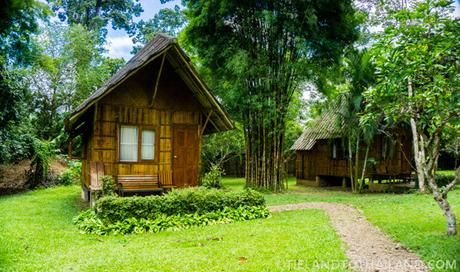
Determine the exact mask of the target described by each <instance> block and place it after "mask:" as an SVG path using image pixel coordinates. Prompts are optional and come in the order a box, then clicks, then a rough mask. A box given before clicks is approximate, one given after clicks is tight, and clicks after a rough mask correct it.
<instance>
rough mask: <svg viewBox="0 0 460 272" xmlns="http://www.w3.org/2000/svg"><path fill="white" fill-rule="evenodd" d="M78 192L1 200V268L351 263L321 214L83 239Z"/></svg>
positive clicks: (252, 267) (268, 267) (58, 190)
mask: <svg viewBox="0 0 460 272" xmlns="http://www.w3.org/2000/svg"><path fill="white" fill-rule="evenodd" d="M237 183H238V184H239V186H240V187H241V182H237ZM79 190H80V188H79V187H77V186H70V187H55V188H50V189H42V190H37V191H33V192H28V193H24V194H20V195H14V196H6V197H5V196H4V197H0V215H1V217H0V271H115V270H120V271H286V270H289V269H291V268H295V267H293V264H296V263H299V262H298V261H300V262H301V263H302V268H305V267H314V266H315V264H317V263H318V264H319V263H324V262H328V261H334V262H345V263H346V262H347V261H346V257H345V254H344V246H343V244H342V242H341V241H340V239H339V238H338V236H337V234H336V233H335V231H334V229H333V228H332V226H331V225H330V222H329V219H328V217H327V216H326V215H325V214H324V212H323V211H321V210H302V211H290V212H283V213H275V214H273V215H272V217H270V218H268V219H260V220H252V221H246V222H238V223H232V224H227V225H214V226H206V227H194V228H190V229H187V230H182V231H177V232H163V233H157V234H141V235H126V236H95V235H86V234H80V233H79V232H78V230H77V229H76V228H75V226H74V225H73V223H72V218H73V217H74V216H75V215H76V214H77V213H78V212H79V206H80V204H81V203H79V201H78V198H79ZM297 268H298V267H297ZM315 271H344V268H343V267H337V266H336V270H329V269H328V268H327V267H325V268H323V269H318V270H315Z"/></svg>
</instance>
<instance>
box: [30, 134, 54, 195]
mask: <svg viewBox="0 0 460 272" xmlns="http://www.w3.org/2000/svg"><path fill="white" fill-rule="evenodd" d="M32 146H33V154H34V155H33V157H32V162H31V168H32V175H31V177H30V180H29V188H31V189H33V188H35V187H37V186H38V185H39V184H41V183H43V182H44V181H46V179H47V178H48V170H49V166H50V162H51V159H52V158H53V157H54V156H55V155H56V150H55V147H54V143H53V142H51V141H45V140H39V139H34V140H33V144H32Z"/></svg>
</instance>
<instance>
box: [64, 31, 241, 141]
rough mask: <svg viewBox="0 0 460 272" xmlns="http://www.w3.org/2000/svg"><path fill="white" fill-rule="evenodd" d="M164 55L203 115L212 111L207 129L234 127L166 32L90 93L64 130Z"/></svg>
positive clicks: (156, 37) (73, 127) (78, 121)
mask: <svg viewBox="0 0 460 272" xmlns="http://www.w3.org/2000/svg"><path fill="white" fill-rule="evenodd" d="M163 54H166V60H168V61H169V62H170V63H171V65H172V66H173V67H174V69H175V70H176V72H177V73H178V74H179V76H180V77H181V78H182V80H184V82H185V83H186V84H187V86H188V87H189V88H190V90H191V91H192V92H193V95H194V96H195V97H196V99H197V100H198V102H199V103H200V104H201V105H202V106H203V109H205V112H204V113H205V114H208V113H209V112H210V111H211V110H212V115H211V117H210V125H212V126H213V128H212V129H210V130H207V131H208V132H215V131H226V130H229V129H233V123H232V121H231V119H230V117H229V115H228V113H227V112H226V111H225V110H224V108H223V107H222V105H221V104H220V103H219V102H218V101H217V99H216V98H215V97H214V96H213V95H212V93H211V91H210V90H209V88H208V87H207V85H206V84H205V83H204V82H203V80H202V79H201V77H200V75H199V74H198V72H197V71H196V69H195V68H194V66H193V64H192V63H191V61H190V58H189V57H188V56H187V54H186V53H185V52H184V50H183V49H182V48H181V47H180V46H179V44H178V42H177V40H176V39H175V38H173V37H170V36H168V35H165V34H161V33H160V34H157V35H156V36H155V37H154V38H153V39H152V40H151V41H150V42H149V43H148V44H147V45H145V46H144V47H143V48H142V49H141V50H140V51H139V52H138V53H137V54H136V55H134V56H133V57H132V58H131V59H130V60H129V61H128V62H127V63H126V64H125V66H123V67H122V68H121V69H120V70H118V72H116V73H115V74H114V75H113V76H112V77H111V78H110V79H109V80H107V82H106V83H105V84H104V85H103V86H102V87H100V88H99V89H98V90H97V91H96V92H94V93H93V94H92V95H91V96H89V97H88V98H87V99H86V100H85V101H84V102H83V103H82V104H81V105H79V106H78V107H77V108H76V109H75V110H74V111H73V112H72V113H71V114H70V116H69V118H68V119H67V122H66V129H67V130H68V131H72V130H74V129H75V128H77V127H78V126H79V125H80V123H81V118H82V116H83V115H84V113H85V112H86V111H88V109H90V108H91V107H92V106H93V105H94V104H95V103H96V102H97V101H99V100H100V99H101V98H103V97H104V96H106V95H107V94H109V93H110V92H111V91H112V90H114V89H115V87H117V86H118V85H120V84H121V83H122V82H123V81H125V80H126V79H127V78H129V77H130V76H132V75H133V74H135V73H136V72H137V71H139V70H140V69H141V68H142V67H144V66H146V65H147V64H149V63H150V62H152V61H153V60H155V59H156V58H158V57H159V56H162V55H163Z"/></svg>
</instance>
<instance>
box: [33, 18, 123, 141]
mask: <svg viewBox="0 0 460 272" xmlns="http://www.w3.org/2000/svg"><path fill="white" fill-rule="evenodd" d="M95 37H97V34H95V33H94V32H91V31H87V30H86V29H85V27H83V26H81V25H72V26H66V25H63V24H61V23H51V24H49V25H46V26H45V27H44V28H43V30H42V33H40V35H37V36H36V37H35V39H34V42H35V44H36V48H37V51H36V60H35V62H34V65H33V66H32V67H31V68H30V69H28V70H27V78H28V83H29V88H30V90H31V92H32V93H33V104H32V105H31V110H32V112H34V117H35V122H34V123H35V128H36V133H37V135H38V136H39V137H40V138H42V139H46V140H51V139H54V138H55V137H56V136H58V135H59V134H60V133H61V131H62V128H63V120H64V118H65V116H66V115H67V113H68V112H69V111H70V110H71V109H73V108H74V107H76V106H77V105H78V104H80V103H81V102H82V100H84V99H85V98H86V97H88V96H89V95H90V94H91V93H92V92H94V91H95V90H96V89H97V88H98V87H99V86H100V85H101V84H102V83H103V82H104V81H105V80H106V79H107V78H108V77H109V76H110V75H111V74H113V73H114V72H115V71H116V70H117V69H118V68H119V67H120V66H121V65H122V64H123V60H113V59H109V58H107V57H103V56H101V55H100V49H99V45H98V43H97V39H96V38H95Z"/></svg>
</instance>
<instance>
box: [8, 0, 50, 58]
mask: <svg viewBox="0 0 460 272" xmlns="http://www.w3.org/2000/svg"><path fill="white" fill-rule="evenodd" d="M49 13H50V12H49V9H48V6H47V5H46V4H45V3H42V2H39V1H36V0H9V1H4V2H2V5H1V7H0V59H4V60H6V61H7V62H8V63H10V64H14V65H15V66H16V65H18V64H27V63H29V62H30V60H31V57H32V55H33V54H32V51H33V50H32V49H33V47H32V46H31V44H30V36H31V35H32V34H33V33H35V32H36V31H37V30H38V20H39V19H42V20H46V19H47V17H48V15H49Z"/></svg>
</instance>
